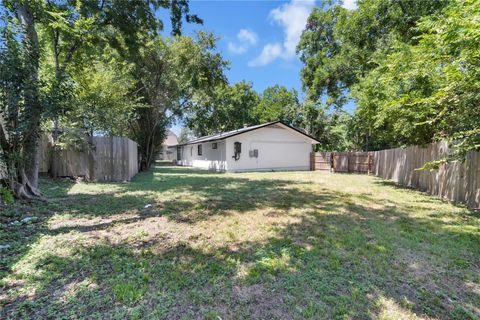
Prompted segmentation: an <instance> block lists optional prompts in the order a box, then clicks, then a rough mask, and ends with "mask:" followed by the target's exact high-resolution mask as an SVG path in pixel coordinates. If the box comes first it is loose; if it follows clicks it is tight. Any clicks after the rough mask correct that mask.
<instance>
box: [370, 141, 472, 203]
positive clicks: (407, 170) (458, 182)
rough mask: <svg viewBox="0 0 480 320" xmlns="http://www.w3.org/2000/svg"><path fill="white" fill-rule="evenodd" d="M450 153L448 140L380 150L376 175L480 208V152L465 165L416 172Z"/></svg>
mask: <svg viewBox="0 0 480 320" xmlns="http://www.w3.org/2000/svg"><path fill="white" fill-rule="evenodd" d="M448 153H449V148H448V143H447V142H444V141H443V142H438V143H432V144H429V145H427V146H426V147H420V146H411V147H408V148H405V149H403V148H396V149H389V150H382V151H376V152H375V156H374V173H375V175H376V176H378V177H381V178H384V179H389V180H393V181H394V182H396V183H398V184H400V185H403V186H407V187H411V188H416V189H420V190H423V191H426V192H427V193H429V194H432V195H435V196H438V197H440V198H443V199H447V200H450V201H456V202H462V203H465V204H466V205H467V206H468V207H470V208H473V209H480V152H470V153H468V154H467V157H466V160H465V161H464V162H453V163H448V164H444V165H442V166H441V167H440V168H439V169H438V170H433V171H429V170H415V169H417V168H421V167H422V166H423V165H424V164H425V163H426V162H430V161H433V160H438V159H441V158H443V157H445V156H446V155H448Z"/></svg>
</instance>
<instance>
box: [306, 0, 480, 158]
mask: <svg viewBox="0 0 480 320" xmlns="http://www.w3.org/2000/svg"><path fill="white" fill-rule="evenodd" d="M326 3H330V4H331V5H329V6H326V5H325V4H326ZM337 4H338V1H324V6H323V7H321V8H317V9H315V10H314V11H313V12H312V14H311V15H310V18H309V20H308V23H307V27H306V30H305V31H304V32H303V35H302V39H301V41H300V44H299V45H298V51H299V53H300V54H301V59H302V61H303V62H304V64H305V66H304V68H303V70H302V81H303V85H304V88H305V90H306V92H307V94H308V97H309V98H310V99H313V100H314V101H316V100H318V99H320V98H321V97H322V96H323V95H326V96H327V104H329V105H331V106H333V107H336V108H340V107H342V106H343V105H344V103H345V102H346V101H347V100H348V99H354V100H355V102H356V107H357V108H356V110H355V114H354V117H353V119H352V121H351V123H350V126H349V129H348V131H349V132H350V140H351V141H352V142H354V143H356V144H357V146H359V147H361V146H362V145H363V144H366V143H367V142H368V144H369V145H370V149H377V150H378V149H383V148H390V147H398V146H406V145H415V144H426V143H429V142H432V141H434V140H438V139H445V138H447V139H450V140H451V141H452V142H454V144H455V146H456V148H455V150H456V152H455V154H453V155H452V158H454V159H458V158H461V157H462V156H464V154H465V153H466V152H468V151H471V150H478V149H480V140H479V139H480V127H479V124H480V108H479V107H478V106H479V104H480V100H479V96H478V94H477V92H478V90H479V88H478V83H479V81H478V79H479V72H480V65H479V60H478V48H479V46H480V43H479V39H480V37H479V30H480V28H479V27H480V24H479V17H480V3H479V2H478V1H475V0H440V1H438V0H425V1H394V0H364V1H359V2H358V9H356V10H347V9H344V8H342V7H341V6H339V5H337Z"/></svg>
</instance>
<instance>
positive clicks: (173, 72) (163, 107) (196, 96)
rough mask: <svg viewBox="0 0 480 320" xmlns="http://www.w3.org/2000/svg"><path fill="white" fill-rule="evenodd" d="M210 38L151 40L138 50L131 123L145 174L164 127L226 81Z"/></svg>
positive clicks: (159, 142) (222, 66)
mask: <svg viewBox="0 0 480 320" xmlns="http://www.w3.org/2000/svg"><path fill="white" fill-rule="evenodd" d="M215 45H216V39H215V38H214V36H213V35H211V34H207V33H203V32H200V33H198V34H197V39H196V40H195V39H193V38H191V37H183V36H177V37H174V38H172V39H162V38H159V37H157V38H155V39H154V40H152V41H151V42H149V43H148V44H146V46H145V48H144V49H142V51H141V54H140V55H139V59H138V61H137V62H136V66H137V67H136V69H135V75H136V77H137V87H138V88H137V90H136V96H137V98H138V101H139V102H140V103H141V105H139V107H138V108H137V109H136V112H135V117H134V119H133V120H132V121H131V122H130V132H131V135H132V137H133V139H134V140H135V141H136V142H137V143H138V144H139V150H140V154H141V169H142V170H146V169H148V168H149V167H150V165H151V164H152V162H153V161H154V160H155V158H156V155H157V154H158V153H159V152H160V148H161V146H162V143H163V141H164V140H165V132H166V128H167V126H168V124H169V123H170V122H171V120H172V119H173V118H174V117H175V116H182V114H183V113H184V112H185V111H186V110H187V109H189V108H193V107H194V106H195V105H196V104H197V103H198V101H204V100H205V99H207V98H208V97H210V96H212V94H213V91H214V90H215V88H216V87H218V86H221V85H223V84H224V83H225V82H226V78H225V75H224V69H225V67H226V66H227V65H228V63H227V62H226V61H224V60H223V59H222V57H221V56H220V54H218V53H217V52H216V51H215Z"/></svg>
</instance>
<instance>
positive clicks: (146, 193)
mask: <svg viewBox="0 0 480 320" xmlns="http://www.w3.org/2000/svg"><path fill="white" fill-rule="evenodd" d="M42 189H43V190H44V192H45V194H46V197H47V198H48V200H49V202H48V203H45V204H36V205H35V206H29V205H27V204H23V205H21V204H18V205H16V206H15V207H13V208H9V209H8V210H6V212H4V213H2V217H1V218H0V219H2V220H1V222H2V224H1V230H0V232H1V233H0V245H10V248H4V249H1V251H0V254H1V264H0V275H1V280H0V288H1V290H0V318H2V319H9V318H11V319H14V318H15V319H18V318H25V319H42V318H55V319H62V318H63V319H71V318H73V319H76V318H89V319H96V318H98V319H105V318H108V319H126V318H129V319H143V318H148V319H191V318H195V319H197V318H199V319H242V318H244V319H249V318H255V319H275V318H277V319H321V318H325V319H331V318H337V319H354V318H355V319H358V318H377V319H399V318H402V319H419V318H424V319H430V318H441V319H448V318H450V319H477V318H479V317H480V218H479V216H478V215H476V214H475V213H473V212H471V211H468V210H467V209H465V208H462V207H459V206H454V205H452V204H448V203H445V202H442V201H440V200H438V199H436V198H433V197H429V196H426V195H424V194H422V193H420V192H417V191H412V190H407V189H402V188H398V187H395V186H394V185H392V184H390V183H388V182H385V181H382V180H380V179H377V178H375V177H371V176H366V175H342V174H328V173H319V172H314V173H312V172H285V173H244V174H218V173H210V172H204V171H196V170H193V169H189V168H179V167H163V166H158V167H156V168H155V169H154V170H152V171H150V172H146V173H142V174H140V175H138V176H137V177H136V178H135V179H134V180H133V181H132V182H130V183H108V184H86V183H71V182H68V181H65V180H63V181H51V180H43V182H42ZM147 204H151V205H152V206H151V207H147V208H146V207H145V206H146V205H147ZM26 216H36V217H38V219H37V220H36V221H29V222H28V223H24V224H21V225H12V224H11V222H12V221H18V220H20V219H22V218H24V217H26Z"/></svg>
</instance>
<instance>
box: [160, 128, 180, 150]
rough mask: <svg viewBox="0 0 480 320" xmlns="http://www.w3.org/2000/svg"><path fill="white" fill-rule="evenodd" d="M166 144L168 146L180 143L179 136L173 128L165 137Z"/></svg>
mask: <svg viewBox="0 0 480 320" xmlns="http://www.w3.org/2000/svg"><path fill="white" fill-rule="evenodd" d="M163 144H164V145H166V146H167V147H169V146H174V145H177V144H178V138H177V135H176V134H175V133H173V131H172V130H167V137H166V138H165V141H164V142H163Z"/></svg>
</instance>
